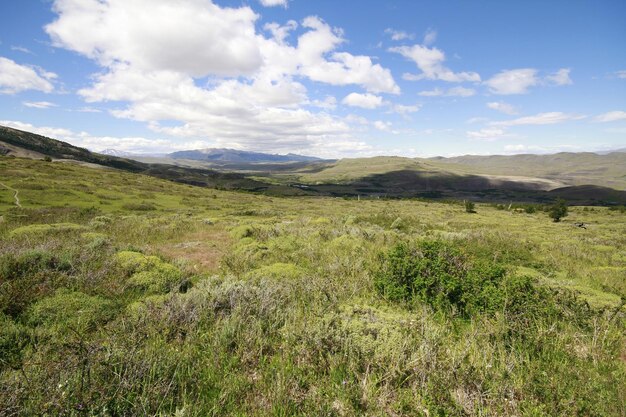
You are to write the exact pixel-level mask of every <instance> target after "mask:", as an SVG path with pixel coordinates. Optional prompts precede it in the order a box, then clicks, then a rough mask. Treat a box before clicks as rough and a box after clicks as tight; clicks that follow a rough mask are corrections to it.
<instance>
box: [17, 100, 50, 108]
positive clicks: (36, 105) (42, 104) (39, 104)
mask: <svg viewBox="0 0 626 417" xmlns="http://www.w3.org/2000/svg"><path fill="white" fill-rule="evenodd" d="M22 104H23V105H25V106H26V107H31V108H34V109H49V108H51V107H58V106H57V105H56V104H54V103H50V102H49V101H23V102H22Z"/></svg>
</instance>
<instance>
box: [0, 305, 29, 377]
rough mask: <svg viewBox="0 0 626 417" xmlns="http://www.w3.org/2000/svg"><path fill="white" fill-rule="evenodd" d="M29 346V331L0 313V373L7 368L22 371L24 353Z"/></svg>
mask: <svg viewBox="0 0 626 417" xmlns="http://www.w3.org/2000/svg"><path fill="white" fill-rule="evenodd" d="M29 344H30V333H29V332H28V330H27V329H26V328H25V327H24V326H22V325H20V324H18V323H15V322H14V321H13V320H11V318H10V317H8V316H6V315H4V314H2V313H0V371H2V370H3V369H4V368H5V367H9V368H12V369H20V368H21V367H22V360H23V351H24V349H25V348H26V347H27V346H28V345H29Z"/></svg>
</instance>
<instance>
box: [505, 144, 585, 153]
mask: <svg viewBox="0 0 626 417" xmlns="http://www.w3.org/2000/svg"><path fill="white" fill-rule="evenodd" d="M580 150H581V148H580V146H576V145H556V146H537V145H524V144H516V145H505V146H504V152H505V153H507V154H520V153H534V154H541V153H556V152H580Z"/></svg>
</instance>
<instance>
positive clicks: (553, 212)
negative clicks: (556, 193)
mask: <svg viewBox="0 0 626 417" xmlns="http://www.w3.org/2000/svg"><path fill="white" fill-rule="evenodd" d="M548 216H550V218H551V219H552V220H553V221H554V222H560V221H561V219H562V218H563V217H565V216H567V203H566V202H565V200H563V199H560V198H559V199H558V200H556V202H555V203H554V204H553V205H552V206H550V209H549V211H548Z"/></svg>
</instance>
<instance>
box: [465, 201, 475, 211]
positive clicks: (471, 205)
mask: <svg viewBox="0 0 626 417" xmlns="http://www.w3.org/2000/svg"><path fill="white" fill-rule="evenodd" d="M474 207H476V205H475V204H474V203H473V202H472V201H469V200H466V201H465V211H466V212H468V213H476V210H474Z"/></svg>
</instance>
